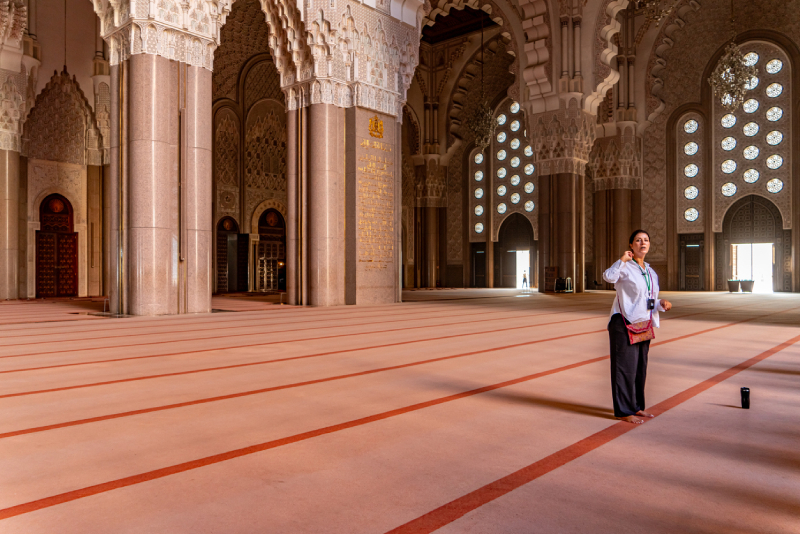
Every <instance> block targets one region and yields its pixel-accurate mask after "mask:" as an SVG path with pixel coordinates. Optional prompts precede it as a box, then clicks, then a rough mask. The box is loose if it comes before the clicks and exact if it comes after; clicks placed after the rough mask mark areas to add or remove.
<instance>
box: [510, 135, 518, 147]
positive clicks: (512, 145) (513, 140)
mask: <svg viewBox="0 0 800 534" xmlns="http://www.w3.org/2000/svg"><path fill="white" fill-rule="evenodd" d="M511 148H512V149H513V150H516V149H518V148H519V139H517V138H516V137H515V138H514V139H512V140H511Z"/></svg>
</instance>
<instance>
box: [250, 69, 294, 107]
mask: <svg viewBox="0 0 800 534" xmlns="http://www.w3.org/2000/svg"><path fill="white" fill-rule="evenodd" d="M265 98H271V99H273V100H277V101H278V102H280V103H281V104H284V103H285V101H286V97H285V95H284V94H283V91H281V80H280V75H279V74H278V69H277V68H276V67H275V63H273V62H272V61H262V62H261V63H258V64H257V65H255V66H254V67H253V68H251V69H250V71H249V72H248V73H247V80H246V81H245V94H244V99H245V103H244V109H245V112H246V111H247V110H249V109H250V108H251V107H252V105H253V104H255V103H256V102H258V101H259V100H263V99H265Z"/></svg>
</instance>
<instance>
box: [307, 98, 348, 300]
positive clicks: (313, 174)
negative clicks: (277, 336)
mask: <svg viewBox="0 0 800 534" xmlns="http://www.w3.org/2000/svg"><path fill="white" fill-rule="evenodd" d="M308 125H309V128H308V179H307V184H308V185H307V187H308V189H307V198H308V222H307V224H308V303H309V304H310V305H312V306H337V305H341V304H344V303H345V240H344V231H345V197H344V193H345V176H344V171H345V166H344V165H345V157H344V152H345V135H346V134H345V110H344V109H342V108H339V107H337V106H334V105H331V104H314V105H311V106H309V107H308ZM351 224H352V223H351Z"/></svg>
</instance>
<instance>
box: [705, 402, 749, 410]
mask: <svg viewBox="0 0 800 534" xmlns="http://www.w3.org/2000/svg"><path fill="white" fill-rule="evenodd" d="M709 404H711V405H713V406H722V407H723V408H739V409H742V407H741V406H736V405H735V404H717V403H716V402H709Z"/></svg>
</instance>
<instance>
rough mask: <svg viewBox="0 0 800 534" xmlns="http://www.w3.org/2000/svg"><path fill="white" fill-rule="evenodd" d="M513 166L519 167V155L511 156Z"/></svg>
mask: <svg viewBox="0 0 800 534" xmlns="http://www.w3.org/2000/svg"><path fill="white" fill-rule="evenodd" d="M511 166H512V167H514V168H517V167H519V158H518V157H517V156H514V157H513V158H511Z"/></svg>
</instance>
